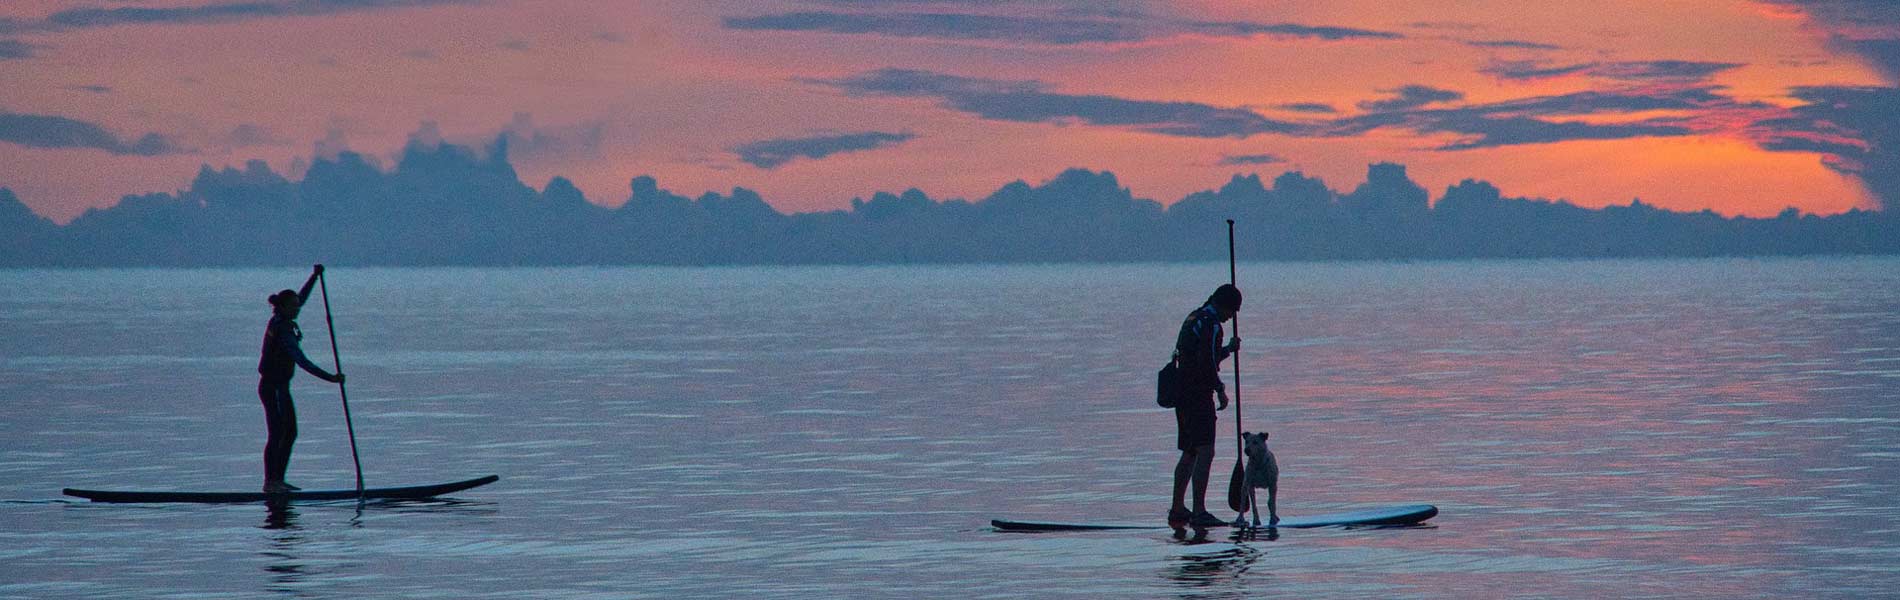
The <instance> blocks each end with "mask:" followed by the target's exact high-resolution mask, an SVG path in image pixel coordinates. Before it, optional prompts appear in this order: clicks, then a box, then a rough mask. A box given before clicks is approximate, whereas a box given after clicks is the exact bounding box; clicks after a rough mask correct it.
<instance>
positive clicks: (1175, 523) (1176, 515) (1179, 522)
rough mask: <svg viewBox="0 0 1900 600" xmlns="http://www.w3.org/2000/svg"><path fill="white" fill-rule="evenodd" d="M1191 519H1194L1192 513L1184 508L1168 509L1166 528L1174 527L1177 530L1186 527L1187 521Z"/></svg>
mask: <svg viewBox="0 0 1900 600" xmlns="http://www.w3.org/2000/svg"><path fill="white" fill-rule="evenodd" d="M1192 518H1194V513H1193V512H1192V511H1189V510H1188V509H1187V508H1185V507H1183V508H1170V509H1168V526H1169V527H1174V528H1177V529H1178V528H1180V527H1182V526H1185V525H1187V523H1188V520H1189V519H1192Z"/></svg>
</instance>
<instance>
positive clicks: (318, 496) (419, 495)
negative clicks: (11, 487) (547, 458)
mask: <svg viewBox="0 0 1900 600" xmlns="http://www.w3.org/2000/svg"><path fill="white" fill-rule="evenodd" d="M500 479H501V477H499V476H496V475H489V476H487V477H477V478H474V479H470V480H467V481H457V482H454V483H438V484H435V485H417V486H410V487H394V488H370V489H366V490H363V493H362V494H361V496H362V497H363V498H365V499H370V500H420V499H424V498H434V497H436V496H441V495H443V494H452V493H455V492H459V491H462V490H466V489H469V488H474V487H480V486H484V485H488V484H491V483H494V482H496V481H499V480H500ZM65 494H66V495H68V496H78V497H80V498H85V499H87V500H91V501H93V502H212V503H231V502H296V501H301V500H354V499H356V498H357V497H358V494H357V492H356V490H354V489H349V490H298V491H295V492H285V493H277V494H267V493H264V492H112V491H101V490H75V489H72V488H66V490H65Z"/></svg>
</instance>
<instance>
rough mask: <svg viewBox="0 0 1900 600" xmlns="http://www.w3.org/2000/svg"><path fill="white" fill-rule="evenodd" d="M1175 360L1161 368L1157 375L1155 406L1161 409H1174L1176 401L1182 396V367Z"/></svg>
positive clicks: (1169, 361)
mask: <svg viewBox="0 0 1900 600" xmlns="http://www.w3.org/2000/svg"><path fill="white" fill-rule="evenodd" d="M1176 362H1177V361H1176V360H1175V359H1174V358H1169V359H1168V364H1165V365H1162V366H1161V371H1160V372H1159V373H1155V404H1159V405H1161V408H1174V401H1175V399H1176V398H1179V397H1180V396H1181V367H1180V366H1179V365H1177V364H1176Z"/></svg>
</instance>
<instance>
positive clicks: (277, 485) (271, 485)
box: [264, 481, 290, 494]
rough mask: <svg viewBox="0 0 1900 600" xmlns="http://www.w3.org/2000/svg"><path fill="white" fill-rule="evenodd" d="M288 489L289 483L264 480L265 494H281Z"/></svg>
mask: <svg viewBox="0 0 1900 600" xmlns="http://www.w3.org/2000/svg"><path fill="white" fill-rule="evenodd" d="M288 491H290V484H287V483H284V482H282V481H266V482H264V493H266V494H282V493H284V492H288Z"/></svg>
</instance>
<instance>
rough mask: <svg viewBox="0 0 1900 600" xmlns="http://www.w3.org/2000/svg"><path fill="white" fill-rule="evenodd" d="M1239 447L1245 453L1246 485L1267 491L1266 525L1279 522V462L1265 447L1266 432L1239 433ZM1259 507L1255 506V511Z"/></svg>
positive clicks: (1271, 451)
mask: <svg viewBox="0 0 1900 600" xmlns="http://www.w3.org/2000/svg"><path fill="white" fill-rule="evenodd" d="M1240 439H1241V443H1242V445H1241V448H1242V449H1243V451H1244V452H1245V454H1246V455H1247V470H1246V473H1247V487H1248V488H1250V489H1264V490H1266V491H1267V525H1277V524H1279V523H1280V507H1279V503H1278V502H1277V501H1278V500H1279V498H1278V496H1279V495H1280V463H1279V462H1277V461H1275V460H1273V450H1271V449H1268V448H1267V432H1265V431H1262V432H1259V433H1253V432H1247V433H1242V434H1240ZM1259 508H1260V507H1258V506H1255V507H1254V510H1255V511H1256V512H1257V511H1258V510H1259Z"/></svg>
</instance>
